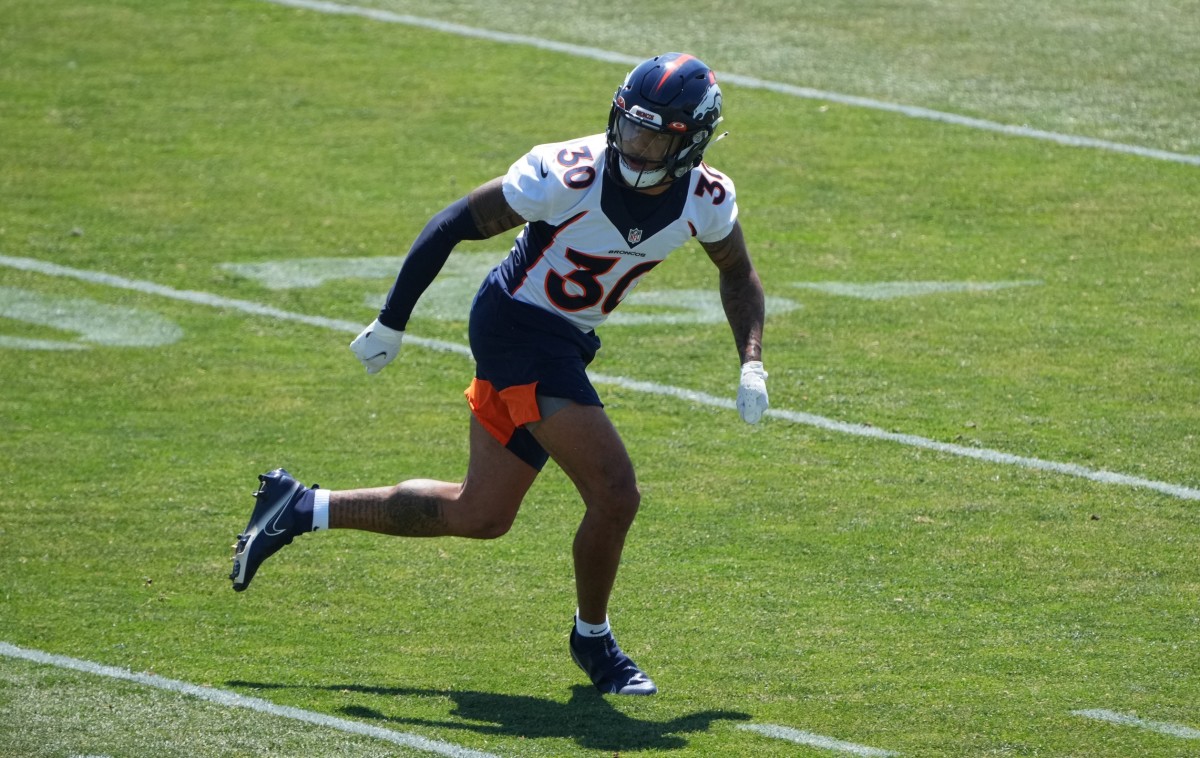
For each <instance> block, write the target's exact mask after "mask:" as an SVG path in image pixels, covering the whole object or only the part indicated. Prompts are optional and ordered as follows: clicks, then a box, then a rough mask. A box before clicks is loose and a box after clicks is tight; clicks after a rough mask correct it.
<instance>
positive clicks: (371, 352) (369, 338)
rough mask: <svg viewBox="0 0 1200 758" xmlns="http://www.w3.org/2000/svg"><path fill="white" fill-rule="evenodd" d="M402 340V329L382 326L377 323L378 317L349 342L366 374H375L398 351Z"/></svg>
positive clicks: (389, 361) (390, 360)
mask: <svg viewBox="0 0 1200 758" xmlns="http://www.w3.org/2000/svg"><path fill="white" fill-rule="evenodd" d="M403 340H404V332H403V331H397V330H395V329H393V328H391V327H390V326H384V325H383V324H381V323H379V319H375V320H374V321H372V322H371V324H370V326H368V327H367V328H366V329H363V330H362V332H360V333H359V335H358V336H357V337H355V338H354V341H353V342H351V343H350V350H351V351H352V352H353V353H354V355H356V356H357V357H358V359H359V360H360V361H362V365H364V366H366V367H367V373H368V374H377V373H379V370H380V369H382V368H383V367H384V366H386V365H388V364H389V363H391V362H392V360H393V359H394V358H395V357H396V355H397V354H398V353H399V352H400V343H401V341H403Z"/></svg>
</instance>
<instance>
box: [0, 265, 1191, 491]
mask: <svg viewBox="0 0 1200 758" xmlns="http://www.w3.org/2000/svg"><path fill="white" fill-rule="evenodd" d="M0 266H8V267H9V268H15V269H19V270H22V271H32V272H36V273H40V274H45V275H48V276H57V277H65V278H70V279H77V280H80V281H84V282H90V283H93V284H105V285H108V286H110V287H116V288H118V289H126V290H133V291H135V292H141V293H144V294H149V295H159V296H161V297H166V298H170V299H172V300H181V301H183V302H188V303H195V304H198V305H208V306H212V307H215V308H224V309H226V310H235V311H240V312H242V313H247V314H250V315H253V316H266V317H268V318H273V319H276V320H279V321H292V322H296V323H300V324H307V325H309V326H319V327H322V328H325V329H332V330H334V331H339V332H345V333H347V334H358V333H359V332H360V331H362V327H363V325H362V324H360V323H357V322H352V321H343V320H341V319H332V318H325V317H323V316H310V315H308V314H304V313H293V312H291V311H285V310H282V309H279V308H273V307H271V306H269V305H262V304H261V303H255V302H252V301H249V300H237V299H234V298H228V297H222V296H220V295H213V294H211V293H208V292H197V291H195V290H177V289H174V288H172V287H166V286H163V285H161V284H155V283H154V282H147V281H141V280H137V279H127V278H125V277H122V276H116V275H114V274H105V273H102V272H99V271H87V270H84V269H76V268H70V267H68V266H60V265H59V264H57V263H48V262H46V261H40V260H37V259H36V258H19V257H13V256H8V255H0ZM404 341H405V343H406V344H409V345H417V346H419V347H424V348H428V349H430V350H437V351H439V352H444V353H455V354H457V355H461V356H464V357H467V358H470V357H471V348H469V347H467V346H466V345H462V344H459V343H457V342H447V341H445V340H437V339H428V338H423V337H417V336H408V335H405V338H404ZM589 376H591V378H592V380H593V381H596V382H599V383H601V384H610V385H614V386H617V387H622V388H624V389H628V390H633V391H635V392H644V393H647V394H651V395H659V396H662V397H674V398H678V399H680V400H685V401H687V402H689V403H697V404H699V405H707V406H709V407H712V408H727V409H734V408H736V403H735V402H734V401H733V400H732V399H730V398H724V397H716V396H714V395H709V394H707V393H704V392H698V391H696V390H689V389H686V388H683V387H673V386H671V385H666V384H657V383H655V382H643V381H639V380H636V379H629V378H627V377H623V376H609V375H606V374H598V373H592V372H589ZM766 415H767V416H770V417H771V418H777V419H781V420H783V421H790V422H792V423H795V424H803V425H805V426H813V427H816V428H818V429H824V430H826V431H830V432H837V433H839V434H849V435H851V436H854V437H866V438H868V439H875V440H882V441H885V442H896V443H899V444H901V445H907V446H909V447H916V448H922V449H925V450H932V451H935V452H938V453H945V454H947V455H955V456H959V457H961V458H972V459H975V460H979V461H984V462H987V463H996V464H1002V465H1009V466H1018V467H1021V468H1025V469H1031V470H1035V471H1050V472H1053V473H1056V474H1065V475H1067V476H1074V477H1078V478H1081V479H1088V480H1091V481H1094V482H1100V483H1103V484H1116V485H1121V486H1125V487H1137V488H1142V489H1149V490H1154V491H1156V492H1161V493H1163V494H1164V495H1170V496H1171V497H1177V498H1180V499H1183V500H1200V489H1196V488H1193V487H1185V486H1183V485H1179V484H1171V483H1169V482H1159V481H1155V480H1153V479H1144V478H1142V477H1138V476H1130V475H1128V474H1120V473H1116V472H1113V471H1104V470H1098V469H1090V468H1087V467H1086V466H1079V465H1076V464H1074V463H1057V462H1055V461H1047V460H1042V459H1040V458H1028V457H1025V456H1020V455H1012V454H1011V453H1004V452H1000V451H998V450H989V449H988V448H977V447H967V446H965V445H955V444H951V443H949V442H938V441H937V440H931V439H928V438H926V437H918V436H916V435H912V434H901V433H899V432H886V431H883V430H882V429H879V428H877V427H873V426H868V425H866V424H853V423H848V422H845V421H836V420H834V419H831V418H826V417H825V416H817V415H815V414H812V413H803V412H799V411H789V410H781V409H776V408H770V409H768V410H767V411H766Z"/></svg>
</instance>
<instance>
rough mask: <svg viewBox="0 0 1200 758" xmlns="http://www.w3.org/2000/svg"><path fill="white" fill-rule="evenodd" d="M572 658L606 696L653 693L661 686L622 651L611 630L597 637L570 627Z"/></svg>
mask: <svg viewBox="0 0 1200 758" xmlns="http://www.w3.org/2000/svg"><path fill="white" fill-rule="evenodd" d="M571 659H572V660H573V661H575V663H576V664H578V666H579V668H581V669H583V673H585V674H587V675H588V677H590V678H591V680H592V684H594V685H596V689H598V690H600V691H601V692H603V693H604V694H605V695H653V694H654V693H656V692H658V687H656V686H654V682H652V681H650V677H648V676H646V673H645V672H644V671H642V670H641V669H640V668H638V667H637V664H636V663H634V662H633V661H632V660H630V658H629V656H627V655H625V653H623V652H621V648H620V647H618V646H617V640H616V638H615V637H613V635H612V632H609V633H608V634H605V635H603V636H600V637H596V638H594V639H588V638H586V637H583V636H581V635H580V634H579V633H578V632H577V631H576V630H575V629H574V627H572V629H571Z"/></svg>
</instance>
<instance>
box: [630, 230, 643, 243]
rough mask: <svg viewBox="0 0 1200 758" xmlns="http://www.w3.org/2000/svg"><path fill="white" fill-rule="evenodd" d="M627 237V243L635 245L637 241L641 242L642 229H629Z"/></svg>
mask: <svg viewBox="0 0 1200 758" xmlns="http://www.w3.org/2000/svg"><path fill="white" fill-rule="evenodd" d="M628 239H629V244H631V245H636V244H637V243H639V242H641V241H642V230H641V229H630V230H629V237H628Z"/></svg>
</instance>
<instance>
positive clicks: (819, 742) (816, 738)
mask: <svg viewBox="0 0 1200 758" xmlns="http://www.w3.org/2000/svg"><path fill="white" fill-rule="evenodd" d="M738 729H744V730H745V731H747V732H757V733H759V734H761V735H763V736H766V737H774V738H775V739H777V740H787V741H788V742H795V743H796V744H798V745H808V746H809V747H817V748H821V749H822V750H834V751H836V752H839V753H849V754H850V755H861V756H866V757H867V758H887V756H894V755H899V753H893V752H891V751H890V750H880V749H879V748H875V747H867V746H866V745H856V744H854V743H853V742H844V741H842V740H835V739H834V738H832V737H822V736H821V735H819V734H813V733H812V732H802V731H800V730H799V729H792V728H791V727H786V726H776V725H775V724H739V725H738Z"/></svg>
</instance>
